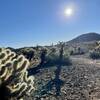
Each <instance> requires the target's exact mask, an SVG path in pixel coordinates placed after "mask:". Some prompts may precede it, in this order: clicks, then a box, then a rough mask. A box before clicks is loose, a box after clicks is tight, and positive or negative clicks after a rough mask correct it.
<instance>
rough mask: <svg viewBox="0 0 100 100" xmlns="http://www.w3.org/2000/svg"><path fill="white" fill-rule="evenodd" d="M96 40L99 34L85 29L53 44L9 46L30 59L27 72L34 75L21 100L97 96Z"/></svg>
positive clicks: (99, 50)
mask: <svg viewBox="0 0 100 100" xmlns="http://www.w3.org/2000/svg"><path fill="white" fill-rule="evenodd" d="M99 40H100V35H99V34H97V33H87V34H83V35H80V36H78V37H76V38H75V39H73V40H71V41H68V42H59V43H57V44H56V45H50V46H36V47H24V48H19V49H14V48H10V47H8V48H7V49H10V50H11V51H13V52H16V54H17V55H24V56H25V57H26V58H27V59H28V60H29V62H30V66H29V67H28V68H27V71H28V76H34V88H35V90H34V91H33V92H32V93H31V95H30V96H28V95H27V94H24V95H23V100H99V99H100V95H99V94H100V43H99ZM1 92H2V91H1ZM15 99H16V98H15ZM17 99H18V98H17ZM13 100H14V98H13Z"/></svg>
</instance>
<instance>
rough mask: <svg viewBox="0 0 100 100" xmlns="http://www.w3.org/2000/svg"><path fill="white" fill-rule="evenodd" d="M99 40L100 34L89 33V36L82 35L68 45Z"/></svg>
mask: <svg viewBox="0 0 100 100" xmlns="http://www.w3.org/2000/svg"><path fill="white" fill-rule="evenodd" d="M99 40H100V34H98V33H87V34H82V35H80V36H78V37H76V38H74V39H72V40H70V41H68V43H82V42H93V41H99Z"/></svg>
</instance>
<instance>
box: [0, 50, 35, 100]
mask: <svg viewBox="0 0 100 100" xmlns="http://www.w3.org/2000/svg"><path fill="white" fill-rule="evenodd" d="M28 66H29V61H28V60H27V59H26V58H25V57H24V56H23V55H20V56H16V54H15V53H14V52H12V51H11V50H9V49H5V48H0V87H2V86H4V87H5V88H6V89H7V91H8V92H7V94H6V96H7V98H10V97H11V98H12V97H16V98H17V99H18V98H20V97H23V96H24V95H30V94H31V92H32V91H33V90H34V86H33V84H34V82H33V80H34V77H33V76H28V72H27V68H28Z"/></svg>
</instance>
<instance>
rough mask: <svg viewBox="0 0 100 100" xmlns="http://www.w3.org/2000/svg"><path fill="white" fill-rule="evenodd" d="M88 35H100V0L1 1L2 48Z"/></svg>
mask: <svg viewBox="0 0 100 100" xmlns="http://www.w3.org/2000/svg"><path fill="white" fill-rule="evenodd" d="M69 6H72V8H73V12H74V13H73V15H72V16H71V17H67V16H65V15H64V10H65V8H66V7H69ZM87 32H98V33H100V0H0V46H3V47H7V46H9V47H14V48H18V47H24V46H35V45H37V44H39V45H49V44H51V43H57V42H58V41H68V40H70V39H72V38H74V37H76V36H78V35H80V34H83V33H87Z"/></svg>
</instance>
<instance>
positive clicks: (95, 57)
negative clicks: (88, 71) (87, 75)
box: [90, 51, 100, 59]
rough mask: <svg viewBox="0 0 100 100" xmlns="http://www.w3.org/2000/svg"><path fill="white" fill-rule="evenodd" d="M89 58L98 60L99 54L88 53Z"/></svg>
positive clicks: (94, 52)
mask: <svg viewBox="0 0 100 100" xmlns="http://www.w3.org/2000/svg"><path fill="white" fill-rule="evenodd" d="M90 58H92V59H100V52H97V51H92V52H90Z"/></svg>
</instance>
